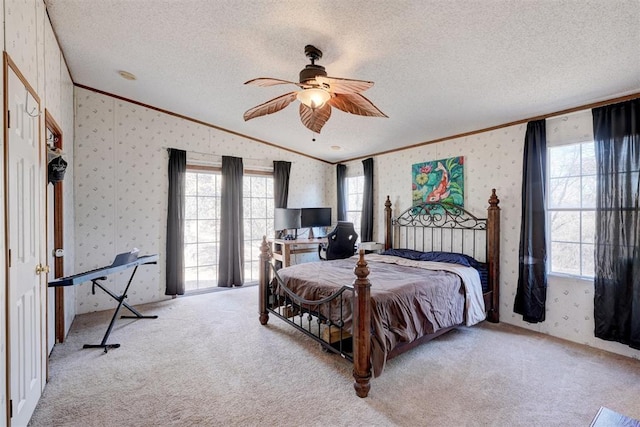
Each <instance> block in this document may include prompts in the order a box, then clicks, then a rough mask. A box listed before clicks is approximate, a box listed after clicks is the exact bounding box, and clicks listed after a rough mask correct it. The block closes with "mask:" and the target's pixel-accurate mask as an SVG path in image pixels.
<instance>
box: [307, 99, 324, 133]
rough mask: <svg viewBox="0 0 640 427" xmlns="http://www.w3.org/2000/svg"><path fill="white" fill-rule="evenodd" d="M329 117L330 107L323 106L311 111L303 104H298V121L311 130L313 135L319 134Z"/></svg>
mask: <svg viewBox="0 0 640 427" xmlns="http://www.w3.org/2000/svg"><path fill="white" fill-rule="evenodd" d="M329 117H331V107H330V106H329V104H324V105H323V106H322V107H320V108H316V109H314V110H312V109H311V108H309V107H307V106H306V105H304V104H303V103H300V120H302V124H303V125H305V126H306V127H308V128H309V129H311V130H312V131H313V132H315V133H320V130H321V129H322V126H324V124H325V123H327V120H329Z"/></svg>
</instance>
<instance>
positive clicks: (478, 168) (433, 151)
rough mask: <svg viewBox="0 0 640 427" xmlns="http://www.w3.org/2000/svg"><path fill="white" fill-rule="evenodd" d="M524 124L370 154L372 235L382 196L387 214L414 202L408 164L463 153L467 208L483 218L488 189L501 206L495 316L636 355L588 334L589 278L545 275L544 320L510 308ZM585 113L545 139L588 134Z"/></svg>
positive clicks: (564, 120)
mask: <svg viewBox="0 0 640 427" xmlns="http://www.w3.org/2000/svg"><path fill="white" fill-rule="evenodd" d="M525 131H526V124H522V125H515V126H511V127H508V128H504V129H499V130H495V131H490V132H484V133H481V134H477V135H472V136H469V137H464V138H457V139H452V140H448V141H444V142H440V143H436V144H430V145H425V146H422V147H418V148H414V149H410V150H405V151H399V152H396V153H391V154H387V155H382V156H377V157H375V160H374V162H375V166H374V168H375V183H374V200H375V206H374V215H375V216H374V223H375V225H376V228H375V230H374V235H376V236H378V241H380V242H382V241H384V235H383V230H384V217H383V209H384V201H385V200H386V196H387V195H389V196H390V198H391V202H392V203H393V206H392V207H393V214H394V215H395V214H398V213H400V212H401V211H402V210H404V209H406V208H408V207H410V206H411V204H412V198H411V165H412V164H414V163H421V162H425V161H429V160H436V159H443V158H448V157H455V156H464V165H465V172H464V173H465V183H464V185H465V207H467V209H469V210H470V211H471V212H473V213H475V214H476V215H478V216H484V214H485V213H486V208H487V206H488V203H487V200H488V199H489V196H490V195H491V189H492V188H495V189H496V190H497V195H498V197H499V198H500V207H501V232H502V239H501V242H500V245H501V259H500V320H501V321H502V322H506V323H510V324H513V325H517V326H520V327H524V328H527V329H531V330H534V331H538V332H542V333H545V334H549V335H553V336H556V337H559V338H563V339H567V340H570V341H574V342H578V343H581V344H586V345H589V346H592V347H597V348H601V349H605V350H608V351H612V352H615V353H618V354H623V355H626V356H630V357H633V358H636V359H638V358H640V351H637V350H633V349H631V348H629V347H628V346H625V345H622V344H618V343H612V342H608V341H603V340H600V339H597V338H595V337H594V334H593V330H594V322H593V282H592V281H585V280H577V279H570V278H565V277H558V276H551V277H549V281H548V291H547V313H546V314H547V315H546V321H545V322H543V323H539V324H530V323H527V322H524V321H522V317H521V316H520V315H517V314H515V313H514V312H513V303H514V299H515V293H516V287H517V282H518V250H519V249H518V248H519V240H520V218H521V216H520V212H521V186H522V150H523V147H524V134H525ZM592 134H593V132H592V124H591V112H590V111H583V112H580V113H577V114H571V115H566V116H562V117H557V118H553V119H549V120H547V140H548V143H549V144H550V145H551V144H557V143H560V142H561V141H562V142H563V143H576V142H582V141H586V140H589V139H591V138H592ZM347 168H348V172H347V174H348V175H358V174H362V162H361V161H359V160H358V161H353V162H349V163H347Z"/></svg>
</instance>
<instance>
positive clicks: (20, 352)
mask: <svg viewBox="0 0 640 427" xmlns="http://www.w3.org/2000/svg"><path fill="white" fill-rule="evenodd" d="M7 78H8V93H7V97H8V100H9V105H8V107H9V115H10V119H9V120H10V124H9V132H8V134H9V138H8V157H7V168H8V174H7V203H8V207H7V212H8V218H7V221H8V223H9V228H8V229H9V233H8V234H9V235H8V250H9V251H10V253H9V275H8V276H9V283H8V302H9V352H10V356H9V363H10V369H9V372H10V377H11V378H10V382H11V387H10V394H9V398H10V399H11V402H12V407H11V410H12V418H11V423H12V425H15V426H22V425H27V423H28V421H29V419H30V418H31V414H32V413H33V410H34V409H35V407H36V404H37V403H38V399H39V398H40V394H41V390H42V346H43V343H42V341H43V340H42V327H43V325H42V319H43V316H42V312H43V304H42V298H43V295H42V292H41V280H42V279H43V278H46V274H39V273H38V272H37V271H36V269H37V267H39V266H40V262H41V260H40V255H41V254H40V249H41V244H42V243H41V238H42V236H41V235H40V230H41V223H42V221H43V213H42V212H41V206H42V205H43V203H42V194H43V190H44V182H43V179H42V166H41V164H40V163H41V160H40V141H39V138H38V122H39V120H40V119H39V118H37V117H30V116H29V115H28V114H26V112H25V102H27V103H28V104H29V106H28V108H29V110H32V109H33V107H37V103H36V101H35V100H34V98H33V97H31V95H28V92H27V89H26V88H25V86H24V85H23V84H22V82H21V81H20V79H19V78H18V77H17V76H16V74H15V73H14V72H13V70H12V69H11V68H9V69H8V76H7ZM36 111H37V110H36ZM45 262H46V261H45ZM42 283H43V282H42Z"/></svg>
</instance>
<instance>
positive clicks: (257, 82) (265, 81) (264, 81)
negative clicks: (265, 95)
mask: <svg viewBox="0 0 640 427" xmlns="http://www.w3.org/2000/svg"><path fill="white" fill-rule="evenodd" d="M244 84H246V85H253V86H260V87H267V86H275V85H286V84H292V85H296V86H298V87H302V85H301V84H300V83H296V82H290V81H289V80H281V79H274V78H271V77H259V78H257V79H253V80H249V81H248V82H244Z"/></svg>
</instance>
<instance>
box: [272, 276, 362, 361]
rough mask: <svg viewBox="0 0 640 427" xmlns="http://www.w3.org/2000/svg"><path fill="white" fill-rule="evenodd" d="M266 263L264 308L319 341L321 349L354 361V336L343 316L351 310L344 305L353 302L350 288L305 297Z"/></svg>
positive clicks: (344, 287)
mask: <svg viewBox="0 0 640 427" xmlns="http://www.w3.org/2000/svg"><path fill="white" fill-rule="evenodd" d="M269 266H270V269H271V273H272V277H273V279H272V280H271V281H270V282H269V284H268V286H267V287H266V296H265V297H266V302H267V307H266V308H267V311H269V312H270V313H272V314H274V315H275V316H277V317H279V318H280V319H282V320H284V321H285V322H287V323H289V324H291V325H293V326H294V327H295V328H296V329H297V330H299V331H300V332H302V333H303V334H305V335H307V336H309V337H310V338H311V339H313V340H314V341H316V342H318V343H319V344H320V345H321V346H322V348H323V349H324V350H326V351H330V352H333V353H336V354H339V355H340V356H342V357H344V358H345V359H347V360H349V361H351V362H353V340H352V338H353V337H352V334H351V331H350V329H349V328H347V327H345V325H346V321H345V317H344V316H345V314H347V313H352V312H353V310H352V309H351V307H349V310H345V307H346V305H347V304H348V305H349V306H351V304H352V301H353V292H354V290H353V287H352V286H343V287H342V288H340V289H339V290H338V291H336V292H335V293H334V294H332V295H330V296H328V297H325V298H322V299H319V300H308V299H305V298H302V297H300V296H299V295H296V293H295V292H293V291H292V290H291V289H289V288H288V287H287V286H286V285H285V283H284V282H283V280H282V279H281V278H280V276H279V275H278V272H277V271H276V269H275V267H274V266H273V264H269ZM345 293H346V294H345Z"/></svg>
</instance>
